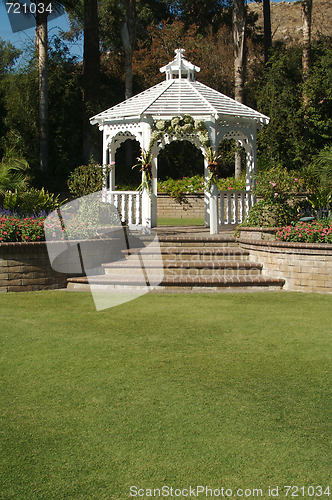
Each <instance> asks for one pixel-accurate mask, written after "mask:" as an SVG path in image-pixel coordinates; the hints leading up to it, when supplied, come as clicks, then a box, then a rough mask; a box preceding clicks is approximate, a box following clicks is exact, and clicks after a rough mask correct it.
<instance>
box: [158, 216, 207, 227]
mask: <svg viewBox="0 0 332 500" xmlns="http://www.w3.org/2000/svg"><path fill="white" fill-rule="evenodd" d="M157 223H158V226H204V218H197V219H195V218H187V219H185V218H177V219H176V218H172V217H165V218H158V220H157Z"/></svg>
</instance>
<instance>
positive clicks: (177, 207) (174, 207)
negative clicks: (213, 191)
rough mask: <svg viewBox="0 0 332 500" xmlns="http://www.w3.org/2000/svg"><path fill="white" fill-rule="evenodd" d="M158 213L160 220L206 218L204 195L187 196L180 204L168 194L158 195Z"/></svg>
mask: <svg viewBox="0 0 332 500" xmlns="http://www.w3.org/2000/svg"><path fill="white" fill-rule="evenodd" d="M157 207H158V208H157V213H158V217H160V218H176V219H183V218H188V219H189V218H193V219H196V218H200V219H202V218H204V194H197V195H193V194H187V195H185V196H184V201H183V202H182V203H179V202H178V201H176V200H175V199H174V198H170V197H169V196H168V195H167V194H160V193H158V198H157Z"/></svg>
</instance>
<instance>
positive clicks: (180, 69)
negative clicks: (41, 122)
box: [160, 49, 201, 82]
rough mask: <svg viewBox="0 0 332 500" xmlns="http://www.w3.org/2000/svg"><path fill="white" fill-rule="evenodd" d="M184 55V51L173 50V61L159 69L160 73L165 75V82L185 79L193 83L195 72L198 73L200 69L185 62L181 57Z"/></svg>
mask: <svg viewBox="0 0 332 500" xmlns="http://www.w3.org/2000/svg"><path fill="white" fill-rule="evenodd" d="M184 53H185V49H175V54H176V56H175V58H174V60H173V61H171V62H169V63H168V64H166V66H163V67H162V68H160V72H161V73H166V80H174V79H176V78H179V79H181V78H186V79H187V80H189V81H191V82H194V81H195V72H197V73H198V72H199V71H200V70H201V68H199V67H198V66H195V65H194V64H192V63H191V62H189V61H187V60H186V59H185V58H184V56H183V54H184Z"/></svg>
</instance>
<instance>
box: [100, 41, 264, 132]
mask: <svg viewBox="0 0 332 500" xmlns="http://www.w3.org/2000/svg"><path fill="white" fill-rule="evenodd" d="M183 52H184V50H183V49H177V50H176V57H175V59H174V61H172V62H171V63H169V64H167V65H166V66H164V67H163V68H161V69H160V71H162V72H166V78H167V79H166V81H164V82H161V83H159V84H157V85H155V86H154V87H151V88H149V89H148V90H145V91H144V92H141V93H140V94H137V95H135V96H134V97H131V98H130V99H127V100H126V101H123V102H121V103H120V104H117V105H116V106H113V107H112V108H109V109H107V110H106V111H103V112H102V113H99V114H98V115H96V116H94V117H92V118H91V119H90V122H91V124H92V125H94V124H97V123H98V124H99V125H103V124H107V123H114V122H119V121H120V122H121V121H137V120H138V121H139V120H141V119H142V118H143V117H146V116H152V117H153V118H154V119H170V118H172V117H173V116H183V115H191V116H193V117H194V118H200V117H206V116H207V115H209V116H213V117H214V118H215V119H216V120H222V119H225V120H227V119H232V118H233V119H248V120H249V121H255V122H256V123H257V127H258V128H261V126H262V125H264V124H267V123H268V122H269V118H268V117H267V116H265V115H263V114H262V113H259V112H258V111H255V110H254V109H252V108H249V107H248V106H245V105H244V104H241V103H239V102H238V101H235V100H234V99H231V98H230V97H227V96H226V95H224V94H221V93H220V92H217V91H216V90H214V89H212V88H210V87H208V86H206V85H204V84H202V83H200V82H197V81H195V78H194V75H195V72H198V71H199V70H200V68H198V67H197V66H194V65H193V64H191V63H190V62H189V61H186V59H184V57H183Z"/></svg>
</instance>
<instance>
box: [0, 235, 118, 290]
mask: <svg viewBox="0 0 332 500" xmlns="http://www.w3.org/2000/svg"><path fill="white" fill-rule="evenodd" d="M75 243H78V242H71V244H73V245H75ZM80 243H81V246H82V254H83V255H84V260H83V262H84V268H85V269H89V268H92V267H97V266H99V265H100V264H102V263H103V262H111V261H112V260H117V259H118V258H120V255H121V248H122V247H123V244H122V243H123V242H122V240H121V239H120V240H119V239H117V238H110V239H101V240H90V241H89V240H88V241H84V242H80ZM58 244H59V243H58V242H54V245H58ZM73 248H74V247H71V250H72V249H73ZM69 252H70V251H69ZM70 253H71V254H72V255H69V256H68V255H67V256H66V258H65V263H66V266H65V269H68V257H69V258H70V257H72V258H74V259H76V260H77V252H76V253H74V252H70ZM57 264H58V268H59V267H60V268H61V256H60V257H59V258H58V261H57ZM69 267H70V266H69ZM76 267H77V266H76ZM65 269H63V270H65ZM79 269H80V270H81V267H80V266H79ZM69 270H70V269H69ZM82 275H83V274H82V273H79V272H77V269H76V272H71V273H69V272H63V273H61V272H56V271H54V270H53V269H52V267H51V264H50V260H49V256H48V251H47V246H46V242H45V241H40V242H22V243H21V242H18V243H1V244H0V292H27V291H35V290H52V289H57V288H65V287H66V285H67V283H66V279H67V278H68V277H70V276H82Z"/></svg>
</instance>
